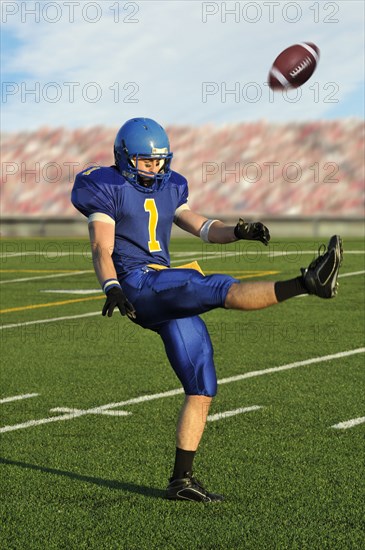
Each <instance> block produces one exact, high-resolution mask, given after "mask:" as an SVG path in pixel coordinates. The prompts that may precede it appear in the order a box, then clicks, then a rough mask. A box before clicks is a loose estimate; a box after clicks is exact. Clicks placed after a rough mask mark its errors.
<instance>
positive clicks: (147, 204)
mask: <svg viewBox="0 0 365 550" xmlns="http://www.w3.org/2000/svg"><path fill="white" fill-rule="evenodd" d="M144 209H145V212H149V215H150V216H149V221H148V235H149V241H148V248H149V251H150V252H158V251H159V250H161V246H160V243H159V241H158V240H157V239H156V229H157V222H158V211H157V206H156V203H155V199H146V200H145V201H144Z"/></svg>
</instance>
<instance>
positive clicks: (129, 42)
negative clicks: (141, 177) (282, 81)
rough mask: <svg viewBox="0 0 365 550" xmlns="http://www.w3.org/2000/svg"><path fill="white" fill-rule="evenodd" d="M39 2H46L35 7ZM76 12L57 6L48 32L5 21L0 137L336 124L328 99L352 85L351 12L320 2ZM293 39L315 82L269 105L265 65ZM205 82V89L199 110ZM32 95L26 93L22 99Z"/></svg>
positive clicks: (358, 40)
mask: <svg viewBox="0 0 365 550" xmlns="http://www.w3.org/2000/svg"><path fill="white" fill-rule="evenodd" d="M20 4H21V5H22V4H27V5H28V6H29V5H30V4H32V2H27V3H25V2H21V3H20ZM33 4H34V2H33ZM47 4H48V5H50V4H54V3H49V2H48V3H47V2H46V3H45V2H42V3H41V4H40V5H41V6H43V9H44V7H45V6H46V5H47ZM76 4H79V6H78V8H77V6H76ZM76 4H75V6H74V21H73V22H70V12H69V9H70V8H68V9H66V6H67V5H68V3H67V2H59V6H60V7H61V8H63V9H62V10H61V18H60V20H59V21H57V22H55V23H50V22H49V19H52V17H53V18H55V17H56V15H57V13H56V11H54V12H52V11H48V12H45V13H44V14H43V16H42V13H40V14H39V15H40V17H39V21H38V22H35V21H34V16H32V17H30V16H26V17H23V19H24V22H22V21H21V16H22V14H20V13H19V14H17V15H14V16H13V17H10V16H9V17H8V21H7V23H6V25H5V29H6V31H7V32H8V33H9V34H10V33H11V36H12V37H13V41H14V39H15V40H16V41H17V47H16V48H13V49H12V52H10V51H9V52H8V53H9V57H8V60H7V61H5V62H4V63H3V72H4V76H5V78H4V76H3V80H5V81H6V82H7V81H15V80H16V82H17V85H18V92H17V93H15V94H14V95H8V97H7V98H6V102H5V103H4V104H3V126H4V127H5V128H6V129H20V128H36V127H38V126H40V125H49V126H52V125H57V126H59V125H66V126H73V127H75V126H85V125H96V124H105V125H113V126H119V125H120V123H121V122H123V120H124V119H126V118H129V117H131V116H136V115H141V116H143V115H144V116H151V117H152V118H157V119H158V120H160V121H161V122H162V123H164V124H167V123H168V124H171V123H175V124H201V123H206V122H218V123H224V122H235V121H244V120H255V119H262V118H265V119H268V120H275V121H285V120H288V119H295V120H296V119H305V118H319V117H323V116H325V115H326V113H327V112H331V116H334V114H335V109H334V107H335V106H336V104H335V103H331V102H329V101H328V97H329V99H331V98H332V99H337V100H338V101H339V103H341V104H343V102H346V98H347V97H350V96H351V94H352V97H353V92H354V91H356V90H357V89H358V88H359V87H360V86H361V85H362V81H363V61H364V53H363V51H364V49H363V45H364V44H363V43H364V30H363V26H362V21H363V12H364V7H363V4H362V2H327V3H326V6H327V8H326V9H325V6H324V4H321V3H313V4H311V3H309V2H300V3H299V2H282V3H281V4H280V6H276V3H273V2H264V3H262V2H250V3H247V2H240V3H238V2H196V1H195V2H190V1H186V0H184V1H174V2H165V1H154V2H148V1H143V2H128V3H127V4H122V3H120V6H122V7H123V9H122V7H120V9H119V14H118V16H119V20H118V21H117V20H116V12H115V9H116V8H115V6H116V5H117V4H116V3H115V2H109V1H107V0H106V1H104V2H99V3H97V2H77V3H76ZM87 4H88V5H89V6H91V5H92V4H97V5H99V6H100V10H101V16H100V19H99V20H98V21H97V22H95V23H91V22H90V19H92V18H95V17H96V15H100V13H99V14H98V12H97V10H96V11H95V8H94V11H93V10H92V7H89V11H86V12H84V13H82V10H83V8H85V6H86V5H87ZM274 4H275V6H274ZM128 5H129V8H127V9H124V8H125V7H126V6H128ZM236 5H238V6H239V9H238V10H237V11H236V12H235V13H233V14H229V13H226V12H227V10H229V9H232V8H235V7H236ZM248 5H250V6H251V7H250V9H248V7H247V6H248ZM113 6H114V8H113ZM295 6H298V7H297V8H296V7H295ZM311 6H312V8H311ZM313 6H317V7H316V8H315V9H314V8H313ZM337 7H338V11H337ZM274 8H275V11H274V12H272V11H270V10H273V9H274ZM48 9H49V10H50V8H48ZM224 9H225V10H226V11H224ZM207 10H208V11H209V10H211V11H214V10H215V11H217V13H215V14H212V15H208V14H207V13H206V12H207ZM316 10H317V11H316ZM204 13H205V20H206V22H203V19H204ZM272 14H274V15H273V17H272ZM23 15H24V14H23ZM85 15H86V17H85ZM299 16H300V17H299ZM296 17H299V18H298V21H296V22H294V19H295V18H296ZM255 18H256V19H257V21H256V22H253V21H254V20H255ZM271 18H273V19H274V20H273V22H270V21H271ZM47 19H48V20H47ZM336 19H338V22H336ZM132 20H135V21H136V22H131V21H132ZM316 21H317V22H316ZM304 40H310V41H313V42H315V43H316V44H318V45H319V47H320V49H321V60H320V63H319V66H318V69H317V71H316V73H315V74H314V76H313V77H312V79H311V81H310V82H308V83H307V84H306V85H305V86H303V88H301V89H300V91H299V92H298V93H299V94H300V95H301V97H300V98H298V100H297V101H294V100H293V98H294V97H295V94H289V95H288V97H286V98H285V97H284V98H283V97H282V96H281V94H279V95H275V96H274V97H272V96H271V95H270V94H269V90H268V88H267V87H265V86H264V83H265V80H266V77H267V73H268V70H269V67H270V65H271V63H272V61H273V59H274V58H275V57H276V55H277V54H278V53H279V52H280V51H281V50H282V49H284V48H285V47H287V46H288V45H290V44H293V43H296V42H301V41H304ZM7 73H9V74H10V73H11V78H9V79H8V80H7V78H6V75H7ZM14 73H17V79H15V78H14ZM11 79H12V80H11ZM50 83H54V84H53V85H50ZM67 83H69V84H67ZM70 83H74V84H70ZM92 83H94V85H93V84H92ZM204 83H214V85H213V87H214V89H215V90H216V93H215V94H214V95H208V96H206V97H205V101H204V100H203V99H204V98H203V97H202V91H203V89H204ZM249 83H251V84H249ZM252 83H253V84H252ZM316 83H317V84H316ZM329 83H334V84H333V85H332V88H331V86H330V87H328V84H329ZM205 86H206V85H205ZM326 86H327V88H326ZM32 87H33V89H35V90H36V92H35V93H34V94H33V95H32V94H29V93H28V94H26V92H27V91H29V90H30V89H31V88H32ZM225 89H226V90H227V91H229V90H235V91H236V94H234V93H228V94H226V95H224V90H225ZM22 92H23V94H22ZM72 92H73V93H72ZM330 92H332V93H333V95H332V96H329V94H330ZM255 93H256V94H257V96H256V99H257V101H255ZM22 96H23V97H22ZM55 98H56V99H57V101H54V99H55ZM22 99H23V101H22ZM94 99H97V101H96V100H95V101H94ZM354 109H356V110H357V111H356V114H357V112H358V111H359V110H360V111H361V109H362V107H361V106H360V107H359V106H354Z"/></svg>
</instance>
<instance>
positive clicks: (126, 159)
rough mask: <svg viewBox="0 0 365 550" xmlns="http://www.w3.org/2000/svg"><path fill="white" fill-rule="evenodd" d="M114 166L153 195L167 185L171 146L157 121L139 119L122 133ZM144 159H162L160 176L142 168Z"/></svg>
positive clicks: (116, 147) (116, 143) (115, 147)
mask: <svg viewBox="0 0 365 550" xmlns="http://www.w3.org/2000/svg"><path fill="white" fill-rule="evenodd" d="M114 156H115V164H116V166H117V168H118V170H119V171H120V173H121V174H122V175H123V176H124V177H125V178H126V179H127V180H128V181H130V182H131V183H135V184H138V188H139V189H140V190H142V189H143V190H144V191H145V192H151V191H153V190H155V189H157V188H159V187H161V186H162V185H164V184H165V183H166V182H167V181H168V179H169V178H170V175H171V169H170V165H171V159H172V156H173V154H172V153H170V145H169V140H168V137H167V134H166V132H165V130H164V129H163V128H162V127H161V126H160V125H159V124H158V123H157V122H155V121H154V120H151V119H144V118H136V119H131V120H129V121H127V122H126V123H125V124H124V126H122V128H121V129H120V130H119V132H118V134H117V137H116V140H115V144H114ZM142 159H153V160H156V159H161V160H162V161H163V162H162V163H161V166H160V169H159V171H158V172H157V173H155V172H151V171H147V170H145V169H142V168H141V166H140V165H139V164H140V162H139V161H141V160H142Z"/></svg>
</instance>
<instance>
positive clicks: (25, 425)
mask: <svg viewBox="0 0 365 550" xmlns="http://www.w3.org/2000/svg"><path fill="white" fill-rule="evenodd" d="M364 352H365V348H357V349H354V350H349V351H342V352H339V353H334V354H332V355H324V356H320V357H313V358H312V359H306V360H304V361H296V362H294V363H288V364H287V365H282V366H280V367H272V368H269V369H263V370H258V371H250V372H246V373H244V374H239V375H236V376H230V377H229V378H223V379H221V380H219V381H218V383H219V384H229V383H231V382H238V381H240V380H245V379H246V378H253V377H256V376H264V375H266V374H272V373H275V372H282V371H286V370H290V369H295V368H298V367H303V366H306V365H312V364H314V363H322V362H324V361H332V360H333V359H342V358H343V357H349V356H351V355H356V354H359V353H364ZM183 392H184V390H183V388H178V389H175V390H169V391H166V392H162V393H155V394H152V395H141V396H139V397H134V398H132V399H128V400H127V401H120V402H119V403H108V404H106V405H101V406H99V407H94V408H91V409H86V410H80V409H71V410H72V411H74V412H72V413H67V414H64V415H62V416H54V417H49V418H41V419H39V420H29V421H28V422H23V423H22V424H14V425H12V426H4V427H3V428H0V433H5V432H10V431H14V430H20V429H24V428H30V427H33V426H39V425H41V424H48V423H50V422H58V421H63V420H73V419H75V418H78V417H80V416H84V415H87V414H101V413H102V412H103V411H107V410H110V409H116V408H120V407H124V406H126V405H135V404H138V403H145V402H147V401H153V400H155V399H163V398H165V397H171V396H175V395H179V394H182V393H183ZM57 409H58V410H59V409H60V408H59V407H57ZM62 409H63V407H62ZM99 411H100V412H99Z"/></svg>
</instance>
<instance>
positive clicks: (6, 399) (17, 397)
mask: <svg viewBox="0 0 365 550" xmlns="http://www.w3.org/2000/svg"><path fill="white" fill-rule="evenodd" d="M37 395H39V393H25V394H24V395H14V396H13V397H3V399H0V403H11V402H12V401H20V400H21V399H29V398H30V397H37Z"/></svg>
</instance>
